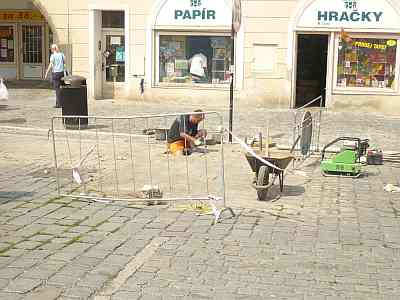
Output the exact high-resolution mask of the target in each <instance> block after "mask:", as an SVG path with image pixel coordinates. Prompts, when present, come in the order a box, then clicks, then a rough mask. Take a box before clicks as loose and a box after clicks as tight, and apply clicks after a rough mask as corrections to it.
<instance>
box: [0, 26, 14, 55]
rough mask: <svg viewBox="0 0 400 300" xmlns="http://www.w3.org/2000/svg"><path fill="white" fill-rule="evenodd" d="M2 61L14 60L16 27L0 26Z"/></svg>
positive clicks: (0, 53)
mask: <svg viewBox="0 0 400 300" xmlns="http://www.w3.org/2000/svg"><path fill="white" fill-rule="evenodd" d="M0 62H3V63H13V62H14V28H13V26H0Z"/></svg>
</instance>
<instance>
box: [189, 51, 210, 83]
mask: <svg viewBox="0 0 400 300" xmlns="http://www.w3.org/2000/svg"><path fill="white" fill-rule="evenodd" d="M189 64H190V74H191V75H192V81H193V82H204V81H206V80H207V76H206V74H207V73H206V72H207V56H205V55H204V54H203V53H197V54H195V55H193V57H192V58H191V59H190V60H189Z"/></svg>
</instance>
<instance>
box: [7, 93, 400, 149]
mask: <svg viewBox="0 0 400 300" xmlns="http://www.w3.org/2000/svg"><path fill="white" fill-rule="evenodd" d="M54 101H55V100H54V95H53V92H52V91H49V90H34V91H33V90H10V99H9V100H8V101H7V102H2V103H0V127H1V126H3V127H4V126H9V127H27V128H43V129H48V128H49V127H50V118H51V117H52V116H54V115H58V114H60V113H61V111H60V110H59V109H55V108H53V106H54ZM206 101H207V103H205V105H204V106H203V107H201V108H202V109H203V110H209V111H210V110H213V111H217V112H220V113H221V114H222V115H223V117H224V122H225V125H226V127H228V120H229V111H228V98H227V105H226V107H223V106H222V105H221V104H219V103H218V104H215V103H212V99H206ZM197 108H199V107H198V106H193V105H190V104H188V105H182V104H177V103H158V102H132V101H124V100H118V101H109V100H105V101H101V100H100V101H95V102H94V101H93V102H90V103H89V114H90V115H93V116H130V115H138V114H160V113H176V112H187V111H193V110H194V109H197ZM293 118H294V117H293V111H292V110H289V109H266V108H253V107H248V106H246V105H241V104H240V103H236V107H235V110H234V132H235V133H236V134H238V135H241V136H249V135H253V134H255V133H257V132H258V130H259V128H261V129H262V130H264V131H265V129H266V127H267V126H269V127H270V130H271V134H272V135H274V136H279V137H280V138H279V140H280V141H281V142H282V143H284V144H287V145H289V144H291V143H292V138H291V136H292V130H293V129H292V128H293ZM322 120H323V121H322V125H321V138H320V144H321V145H324V144H326V143H328V142H330V141H332V140H334V139H335V138H337V137H340V136H351V137H360V138H369V139H370V141H371V144H372V145H377V146H378V147H381V148H383V149H384V150H386V151H396V150H399V149H400V139H398V138H396V137H397V136H398V132H399V129H400V117H398V118H396V117H393V116H390V117H389V116H383V115H378V114H367V113H358V112H356V111H355V112H331V111H327V112H325V113H324V114H323V119H322Z"/></svg>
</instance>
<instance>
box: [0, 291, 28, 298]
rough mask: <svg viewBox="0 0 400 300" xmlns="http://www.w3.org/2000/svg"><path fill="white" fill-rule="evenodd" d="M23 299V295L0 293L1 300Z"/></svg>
mask: <svg viewBox="0 0 400 300" xmlns="http://www.w3.org/2000/svg"><path fill="white" fill-rule="evenodd" d="M22 297H23V295H21V294H17V293H9V292H3V291H0V300H19V299H21V298H22Z"/></svg>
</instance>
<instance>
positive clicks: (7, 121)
mask: <svg viewBox="0 0 400 300" xmlns="http://www.w3.org/2000/svg"><path fill="white" fill-rule="evenodd" d="M4 123H12V124H23V123H26V119H25V118H14V119H8V120H0V124H4Z"/></svg>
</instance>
